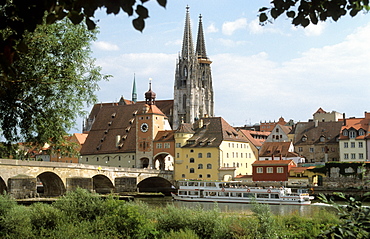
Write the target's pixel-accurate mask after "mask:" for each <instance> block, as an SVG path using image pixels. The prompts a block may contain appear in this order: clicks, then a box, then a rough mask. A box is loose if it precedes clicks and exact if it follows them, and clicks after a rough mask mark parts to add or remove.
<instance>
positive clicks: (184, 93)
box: [172, 7, 214, 129]
mask: <svg viewBox="0 0 370 239" xmlns="http://www.w3.org/2000/svg"><path fill="white" fill-rule="evenodd" d="M211 63H212V62H211V61H210V60H209V58H208V57H207V52H206V46H205V41H204V35H203V24H202V16H199V26H198V35H197V43H196V49H195V52H194V46H193V38H192V34H191V25H190V14H189V7H186V18H185V28H184V37H183V42H182V51H181V55H180V56H179V58H178V61H177V65H176V73H175V85H174V106H173V124H172V125H173V129H177V128H178V126H179V125H180V124H181V122H184V123H194V122H195V121H196V120H197V119H199V118H201V117H213V116H214V106H213V105H214V100H213V89H212V74H211Z"/></svg>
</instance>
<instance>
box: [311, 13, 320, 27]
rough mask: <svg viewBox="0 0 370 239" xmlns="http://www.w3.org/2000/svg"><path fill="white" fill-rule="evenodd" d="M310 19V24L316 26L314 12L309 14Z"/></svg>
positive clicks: (316, 20)
mask: <svg viewBox="0 0 370 239" xmlns="http://www.w3.org/2000/svg"><path fill="white" fill-rule="evenodd" d="M310 19H311V22H312V23H313V24H315V25H316V24H317V23H318V21H319V20H318V19H317V16H316V14H315V12H311V13H310Z"/></svg>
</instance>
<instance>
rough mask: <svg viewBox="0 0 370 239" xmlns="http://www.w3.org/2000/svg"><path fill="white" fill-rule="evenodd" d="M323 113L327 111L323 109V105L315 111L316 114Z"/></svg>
mask: <svg viewBox="0 0 370 239" xmlns="http://www.w3.org/2000/svg"><path fill="white" fill-rule="evenodd" d="M322 113H326V111H325V110H323V109H322V108H321V107H320V108H319V109H318V110H317V111H316V112H315V114H322Z"/></svg>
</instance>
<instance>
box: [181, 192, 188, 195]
mask: <svg viewBox="0 0 370 239" xmlns="http://www.w3.org/2000/svg"><path fill="white" fill-rule="evenodd" d="M179 195H188V192H187V191H179Z"/></svg>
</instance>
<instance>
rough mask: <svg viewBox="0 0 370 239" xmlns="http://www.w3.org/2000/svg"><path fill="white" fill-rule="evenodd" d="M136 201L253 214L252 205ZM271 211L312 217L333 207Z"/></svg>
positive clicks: (290, 207) (283, 207)
mask: <svg viewBox="0 0 370 239" xmlns="http://www.w3.org/2000/svg"><path fill="white" fill-rule="evenodd" d="M135 201H141V202H145V203H147V204H148V205H149V206H151V207H164V206H166V205H168V204H173V205H175V206H176V207H186V208H196V207H201V208H202V209H203V210H212V209H214V208H215V207H218V208H219V209H220V211H221V212H239V213H245V214H249V213H252V207H253V205H252V204H242V203H212V202H183V201H173V200H172V198H171V197H163V198H135ZM269 206H270V210H271V212H272V213H273V214H275V215H290V214H297V215H300V216H305V217H310V216H312V215H314V214H316V213H318V211H319V210H331V207H329V206H325V205H323V204H321V203H313V204H311V205H306V206H299V205H269Z"/></svg>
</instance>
